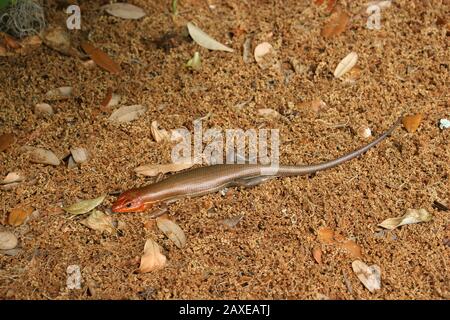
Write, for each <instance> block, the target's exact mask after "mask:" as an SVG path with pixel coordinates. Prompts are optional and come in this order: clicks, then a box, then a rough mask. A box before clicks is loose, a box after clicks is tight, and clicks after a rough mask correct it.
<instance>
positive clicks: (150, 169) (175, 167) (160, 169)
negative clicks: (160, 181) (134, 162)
mask: <svg viewBox="0 0 450 320" xmlns="http://www.w3.org/2000/svg"><path fill="white" fill-rule="evenodd" d="M193 165H194V164H193V163H168V164H153V165H152V164H150V165H146V166H140V167H137V168H136V169H134V171H135V172H136V173H137V174H140V175H143V176H148V177H154V176H157V175H158V174H160V173H161V174H165V173H167V172H177V171H181V170H184V169H188V168H190V167H192V166H193Z"/></svg>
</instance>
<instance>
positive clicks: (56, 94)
mask: <svg viewBox="0 0 450 320" xmlns="http://www.w3.org/2000/svg"><path fill="white" fill-rule="evenodd" d="M72 93H73V88H72V87H59V88H55V89H51V90H49V91H47V93H46V94H45V99H46V100H50V101H53V100H65V99H69V98H70V97H71V96H72Z"/></svg>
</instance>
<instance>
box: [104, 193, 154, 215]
mask: <svg viewBox="0 0 450 320" xmlns="http://www.w3.org/2000/svg"><path fill="white" fill-rule="evenodd" d="M151 206H152V205H151V203H148V202H145V201H144V200H143V199H142V198H141V197H140V196H139V194H138V193H137V192H136V191H135V190H129V191H125V192H124V193H122V194H121V195H120V196H119V197H118V198H117V200H116V202H114V204H113V206H112V211H113V212H142V211H145V210H146V209H149V208H150V207H151Z"/></svg>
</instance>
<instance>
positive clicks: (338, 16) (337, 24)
mask: <svg viewBox="0 0 450 320" xmlns="http://www.w3.org/2000/svg"><path fill="white" fill-rule="evenodd" d="M349 21H350V16H349V15H348V14H347V13H346V12H345V11H343V10H342V9H340V8H339V7H336V9H335V10H334V12H333V13H332V14H331V17H330V19H329V20H328V22H327V23H326V24H325V26H324V27H323V28H322V32H321V34H322V37H324V38H331V37H335V36H338V35H340V34H341V33H342V32H344V31H345V30H346V28H347V25H348V23H349Z"/></svg>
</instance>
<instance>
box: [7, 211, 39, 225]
mask: <svg viewBox="0 0 450 320" xmlns="http://www.w3.org/2000/svg"><path fill="white" fill-rule="evenodd" d="M33 210H34V209H33V207H31V206H25V207H17V208H14V209H12V210H11V212H10V213H9V216H8V224H9V225H11V226H14V227H17V226H20V225H21V224H22V223H24V222H25V220H26V219H27V218H28V217H29V216H30V214H32V213H33Z"/></svg>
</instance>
